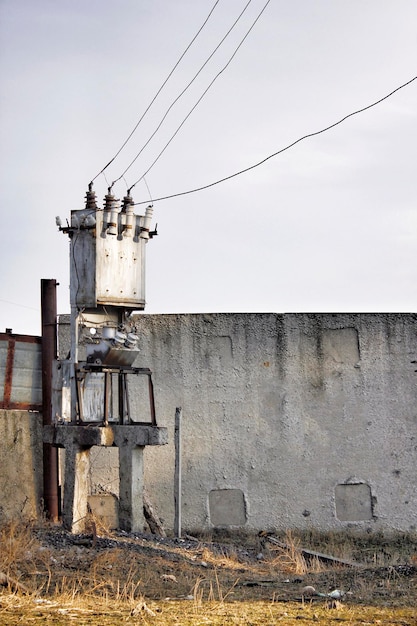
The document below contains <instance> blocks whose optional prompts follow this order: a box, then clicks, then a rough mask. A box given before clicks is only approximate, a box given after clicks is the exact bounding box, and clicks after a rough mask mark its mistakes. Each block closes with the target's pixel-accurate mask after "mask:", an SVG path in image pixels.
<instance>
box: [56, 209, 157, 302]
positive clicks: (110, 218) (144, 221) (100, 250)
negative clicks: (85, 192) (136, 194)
mask: <svg viewBox="0 0 417 626" xmlns="http://www.w3.org/2000/svg"><path fill="white" fill-rule="evenodd" d="M151 219H152V207H148V208H147V209H146V214H145V215H135V214H134V212H133V205H132V204H129V203H127V204H125V205H124V207H123V208H122V209H120V203H119V201H117V200H114V199H111V200H110V201H109V202H108V203H107V204H106V207H105V208H104V210H102V209H98V208H96V207H94V208H90V207H88V206H87V208H85V209H82V210H78V211H72V212H71V226H70V227H69V228H68V229H66V230H67V231H68V232H69V235H70V239H71V254H70V273H71V279H70V297H71V304H72V305H75V306H77V307H78V308H79V309H82V308H96V307H98V306H106V305H107V306H116V307H124V308H126V309H139V310H143V309H144V308H145V246H146V243H147V241H148V239H149V237H150V236H152V234H155V233H150V232H149V227H150V221H151Z"/></svg>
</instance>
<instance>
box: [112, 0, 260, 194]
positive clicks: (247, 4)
mask: <svg viewBox="0 0 417 626" xmlns="http://www.w3.org/2000/svg"><path fill="white" fill-rule="evenodd" d="M251 2H252V0H248V2H247V3H246V5H245V6H244V7H243V10H242V11H241V13H240V14H239V16H238V17H237V18H236V20H235V21H234V22H233V24H232V26H231V27H230V28H229V30H228V31H227V33H226V34H225V35H224V37H223V38H222V39H221V40H220V42H219V43H218V44H217V46H216V47H215V48H214V50H213V52H211V54H210V55H209V56H208V58H207V59H206V60H205V61H204V63H203V65H202V66H201V67H200V69H199V70H198V72H197V73H196V74H195V75H194V76H193V78H192V79H191V80H190V82H189V83H188V84H187V85H186V86H185V87H184V89H183V90H182V91H181V93H180V94H179V95H178V96H177V97H176V98H175V100H174V101H173V102H172V103H171V104H170V106H169V107H168V109H167V110H166V112H165V114H164V115H163V117H162V119H161V121H160V122H159V124H158V126H157V127H156V128H155V130H154V131H153V133H152V134H151V136H150V137H149V138H148V140H147V141H146V143H145V144H144V145H143V146H142V148H141V149H140V150H139V152H138V153H137V155H136V156H135V158H134V159H133V160H132V161H131V162H130V163H129V165H128V166H127V167H126V169H125V170H124V171H123V173H122V174H121V175H120V176H119V177H118V178H116V179H115V180H114V181H113V183H112V185H114V184H115V183H117V182H118V181H119V180H120V179H121V178H122V177H123V176H124V175H125V174H126V172H127V171H129V170H130V168H131V167H132V165H133V164H134V163H135V162H136V161H137V159H138V158H139V157H140V155H141V154H142V152H143V151H144V149H145V148H146V146H147V145H148V144H149V142H150V141H151V140H152V139H153V138H154V137H155V135H156V133H157V132H158V130H159V129H160V128H161V126H162V124H163V123H164V121H165V119H166V118H167V116H168V113H169V112H170V111H171V109H172V108H173V106H174V105H175V104H176V103H177V102H178V100H179V99H180V98H181V97H182V96H183V95H184V94H185V92H186V91H187V90H188V89H189V87H191V85H192V84H193V82H194V81H195V80H196V78H197V77H198V76H199V75H200V74H201V72H202V71H203V69H204V68H205V67H206V65H207V63H208V62H209V61H210V60H211V59H212V57H213V56H214V55H215V53H216V52H217V50H218V49H219V48H220V46H221V45H222V44H223V43H224V41H225V39H226V38H227V37H228V36H229V35H230V33H231V32H232V30H233V29H234V28H235V26H236V25H237V23H238V22H239V20H240V19H241V17H242V16H243V14H244V13H245V11H246V9H247V8H248V6H249V5H250V3H251ZM184 121H185V120H184ZM178 130H179V129H178ZM177 132H178V131H177ZM172 139H173V137H172ZM139 180H140V179H139Z"/></svg>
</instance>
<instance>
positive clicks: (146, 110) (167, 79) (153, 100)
mask: <svg viewBox="0 0 417 626" xmlns="http://www.w3.org/2000/svg"><path fill="white" fill-rule="evenodd" d="M219 2H220V0H216V2H215V3H214V5H213V7H212V8H211V10H210V13H209V14H208V16H207V17H206V19H205V20H204V22H203V24H202V25H201V26H200V28H199V29H198V31H197V33H196V34H195V35H194V37H193V38H192V40H191V41H190V43H189V44H188V46H187V47H186V48H185V50H184V52H183V53H182V54H181V56H180V58H179V59H178V61H177V62H176V63H175V65H174V67H173V68H172V70H171V71H170V73H169V74H168V76H167V77H166V78H165V80H164V82H163V83H162V85H161V86H160V87H159V89H158V91H157V92H156V94H155V95H154V97H153V98H152V100H151V102H150V103H149V104H148V106H147V107H146V109H145V111H144V112H143V113H142V115H141V117H140V118H139V121H138V122H137V124H136V126H135V127H134V129H133V130H132V132H131V133H130V135H129V136H128V137H127V139H126V140H125V141H124V143H123V144H122V145H121V147H120V148H119V150H118V151H117V152H116V154H115V155H114V157H113V158H112V159H110V161H109V162H108V163H107V165H105V166H104V167H103V169H102V170H100V171H99V173H98V174H96V175H95V176H94V178H93V179H92V180H91V182H94V181H95V179H96V178H97V177H98V176H100V174H102V173H103V172H104V171H105V170H106V169H107V168H108V167H109V165H111V164H112V163H113V161H114V160H115V159H116V158H117V157H118V156H119V154H120V153H121V151H122V150H123V148H124V147H125V145H126V144H127V142H128V141H129V140H130V139H131V137H132V136H133V134H134V133H135V131H136V129H137V128H138V126H139V124H140V123H141V122H142V120H143V118H144V117H145V115H146V114H147V112H148V111H149V109H150V108H151V106H152V105H153V103H154V102H155V100H156V99H157V97H158V96H159V94H160V93H161V91H162V89H163V88H164V87H165V85H166V84H167V82H168V81H169V79H170V78H171V76H172V74H173V73H174V72H175V70H176V69H177V67H178V65H179V64H180V63H181V61H182V59H183V58H184V56H185V55H186V54H187V52H188V50H189V49H190V48H191V46H192V45H193V43H194V42H195V40H196V39H197V37H198V36H199V34H200V33H201V31H202V30H203V28H204V26H205V25H206V24H207V22H208V21H209V19H210V17H211V14H212V13H213V11H214V9H215V8H216V6H217V5H218V4H219Z"/></svg>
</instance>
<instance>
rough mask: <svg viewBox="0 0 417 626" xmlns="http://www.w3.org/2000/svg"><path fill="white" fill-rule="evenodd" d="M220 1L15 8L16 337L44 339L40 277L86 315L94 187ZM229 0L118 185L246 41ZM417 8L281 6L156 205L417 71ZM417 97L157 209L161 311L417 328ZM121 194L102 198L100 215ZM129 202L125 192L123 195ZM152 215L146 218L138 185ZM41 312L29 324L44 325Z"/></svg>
mask: <svg viewBox="0 0 417 626" xmlns="http://www.w3.org/2000/svg"><path fill="white" fill-rule="evenodd" d="M213 4H214V0H198V2H196V1H195V0H176V2H172V1H169V0H149V1H146V0H117V1H116V0H89V1H88V2H85V1H84V0H82V1H81V0H75V1H74V0H60V2H56V1H54V0H49V1H48V0H36V2H34V1H33V0H0V75H1V79H2V82H1V85H2V89H1V100H0V125H1V126H0V145H1V148H0V150H1V152H0V161H1V163H0V164H1V169H0V172H1V192H2V212H1V215H2V228H1V230H0V260H1V267H2V268H3V270H2V288H1V290H0V331H3V330H4V328H5V327H12V328H13V330H14V332H22V333H34V334H37V333H39V331H40V314H39V300H40V295H39V294H40V279H41V278H56V279H57V280H58V282H59V283H60V287H59V305H58V308H59V311H60V312H62V313H64V312H67V311H68V310H69V292H68V282H69V260H68V240H67V238H66V237H65V236H64V235H62V234H61V233H59V232H58V231H57V228H56V226H55V216H56V215H60V216H61V218H62V219H63V220H65V218H66V217H69V213H70V210H71V209H75V208H82V207H83V205H84V195H85V191H86V189H87V185H88V182H89V181H90V180H91V178H92V177H93V176H95V175H96V174H97V172H98V171H99V170H100V169H101V168H102V167H103V166H104V165H105V164H106V163H107V162H108V161H109V160H110V158H111V157H112V156H113V155H114V154H115V152H116V151H117V150H118V148H119V147H120V145H121V144H122V143H123V141H124V140H125V139H126V137H127V136H128V134H129V133H130V132H131V130H132V129H133V127H134V125H135V124H136V122H137V121H138V119H139V117H140V116H141V114H142V113H143V111H144V110H145V108H146V106H147V105H148V104H149V102H150V100H151V99H152V97H153V96H154V94H155V93H156V90H157V89H158V88H159V86H160V85H161V83H162V81H163V80H164V79H165V77H166V76H167V74H168V73H169V71H170V70H171V68H172V66H173V64H174V62H175V61H176V60H177V59H178V58H179V56H180V54H181V53H182V52H183V50H184V48H185V47H186V45H187V44H188V43H189V42H190V40H191V39H192V37H193V36H194V34H195V33H196V31H197V30H198V28H199V27H200V26H201V24H202V22H203V21H204V19H205V18H206V16H207V15H208V13H209V10H210V9H211V7H212V6H213ZM245 4H246V0H220V2H219V4H218V6H217V7H216V9H215V10H214V12H213V14H212V16H211V18H210V20H209V22H208V24H207V27H206V28H205V29H204V31H203V32H202V33H201V35H200V37H199V38H198V39H197V40H196V42H195V43H194V45H193V46H192V48H191V49H190V51H189V53H188V54H187V56H186V57H185V58H184V60H183V62H182V63H181V65H180V66H179V68H178V70H177V71H176V72H175V74H174V75H173V77H172V78H171V80H170V81H169V83H168V84H167V88H166V90H164V91H163V92H162V94H161V96H160V97H159V98H158V100H157V101H156V103H155V106H154V107H153V108H152V109H151V111H150V113H149V115H148V116H147V117H145V119H144V121H143V122H142V124H141V125H140V127H139V128H138V130H137V132H136V133H135V135H134V136H133V138H132V139H131V141H130V142H129V143H128V145H127V146H126V149H125V150H124V151H123V152H122V153H121V154H120V156H119V157H118V158H117V159H116V160H115V162H114V163H113V164H112V165H111V167H109V168H108V170H106V176H107V178H108V180H109V181H112V180H114V179H115V178H117V177H118V176H119V175H120V174H121V173H122V172H123V170H124V169H125V167H126V166H127V165H128V164H129V163H130V161H131V160H132V158H133V157H134V156H135V154H136V153H137V152H138V151H139V149H140V148H141V147H142V146H143V144H144V143H145V141H146V140H147V138H148V137H149V135H150V134H151V132H152V131H153V130H154V128H155V125H156V124H157V123H158V122H159V120H160V119H161V117H162V115H163V114H164V112H165V111H166V109H167V108H168V106H169V105H170V104H171V102H172V100H173V99H174V98H175V97H176V96H177V95H178V94H179V92H180V91H181V90H182V89H183V87H184V86H185V85H186V84H187V82H188V81H189V80H190V79H191V78H192V76H193V75H194V74H195V72H196V71H197V70H198V68H199V67H200V65H201V64H202V63H203V61H204V60H205V59H206V58H207V56H208V55H209V54H210V52H211V51H212V50H213V48H214V46H215V45H217V43H218V42H219V40H220V39H221V37H222V36H223V35H224V34H225V32H226V31H227V29H228V28H229V27H230V26H231V24H232V23H233V21H234V20H235V18H236V17H237V15H238V14H239V13H240V11H241V10H242V8H243V7H244V5H245ZM264 4H265V0H252V3H251V4H250V6H249V7H248V9H247V11H246V13H245V15H244V17H243V18H242V20H241V22H239V25H238V27H237V28H236V29H235V30H234V31H233V33H232V35H231V36H230V40H229V38H228V39H227V40H226V42H225V44H224V47H223V46H222V47H221V48H220V50H219V51H218V52H217V54H216V55H215V56H214V57H213V59H212V61H211V62H210V63H209V64H208V65H207V67H206V68H205V69H204V71H203V72H202V73H201V75H200V76H199V78H198V79H197V80H196V81H195V84H194V85H193V86H192V88H191V89H190V90H189V91H188V92H187V93H186V95H185V96H184V97H183V98H181V100H180V101H179V102H178V103H177V104H176V105H175V107H174V108H173V110H172V112H171V113H170V114H169V116H168V117H167V119H166V122H165V123H164V124H163V126H162V127H161V129H160V131H159V133H158V134H157V135H156V136H155V140H154V141H152V142H151V143H150V144H149V147H148V148H147V149H146V150H145V151H144V152H143V155H141V157H140V158H139V159H138V160H137V162H136V163H135V165H134V166H133V167H132V168H131V169H130V170H129V171H128V172H127V174H126V176H125V178H126V181H127V183H128V184H129V185H131V184H132V183H133V182H134V181H135V180H137V179H138V178H139V177H140V176H141V175H142V174H143V172H144V171H146V169H147V168H148V167H149V165H150V163H151V162H152V161H153V159H154V158H155V156H156V155H157V154H158V152H159V151H160V149H161V147H162V146H163V145H164V144H165V143H166V141H168V139H169V138H170V137H171V135H172V133H173V132H174V131H175V129H176V128H177V126H178V124H179V123H180V122H181V121H182V120H183V118H184V117H185V115H186V114H187V113H188V111H189V110H190V108H191V107H192V106H193V104H194V103H195V101H196V99H197V98H198V97H199V96H200V95H201V93H202V92H203V91H204V89H205V88H206V86H207V85H208V84H209V82H210V81H211V80H212V78H213V77H214V76H215V75H216V73H217V72H218V71H219V70H220V69H221V68H222V67H223V66H224V64H225V63H226V62H227V60H228V58H229V56H230V54H231V53H232V52H233V50H234V49H235V47H236V46H237V44H238V43H239V41H240V40H241V38H242V37H243V35H244V33H245V32H246V30H247V29H248V28H249V26H250V24H251V23H252V22H253V20H254V18H255V16H256V15H257V14H258V13H259V11H260V9H261V8H262V6H263V5H264ZM416 22H417V4H416V3H415V0H396V1H395V2H394V0H388V1H386V2H381V1H380V0H314V1H312V0H291V2H290V1H289V0H286V1H283V0H271V2H270V3H269V5H268V7H267V8H266V10H265V12H264V14H263V16H262V17H261V18H260V20H259V21H258V23H257V24H256V26H255V27H254V29H253V31H252V32H251V33H250V35H249V36H248V38H247V40H246V41H245V43H244V44H243V46H242V47H241V48H240V50H239V52H238V53H237V55H236V57H235V58H234V59H233V61H232V62H231V64H230V66H229V67H228V68H227V70H226V71H225V72H224V73H223V74H222V75H221V76H220V77H219V78H218V79H217V81H216V82H215V83H214V85H213V87H212V88H211V90H210V91H209V92H208V94H207V95H206V96H205V97H204V99H203V100H202V102H201V103H200V105H199V106H198V107H197V109H196V110H195V111H194V112H193V113H192V115H191V116H190V118H189V119H188V121H187V122H186V124H185V125H184V127H183V128H182V130H181V131H180V132H179V134H178V135H177V137H176V138H175V139H174V140H173V142H172V144H171V145H170V146H169V148H168V149H167V150H166V152H165V153H164V155H163V156H162V157H161V159H160V160H159V161H158V163H157V164H156V165H155V167H154V168H153V169H152V170H151V171H150V172H149V174H148V175H147V177H146V181H147V183H148V186H149V189H150V192H151V194H152V196H153V197H159V196H164V195H167V194H171V193H178V192H181V191H186V190H188V189H192V188H194V187H198V186H201V185H205V184H208V183H211V182H213V181H215V180H216V179H219V178H223V177H224V176H227V175H229V174H232V173H234V172H235V171H238V170H240V169H242V168H245V167H248V166H249V165H251V164H253V163H255V162H257V161H259V160H261V159H262V158H264V157H266V156H268V155H269V154H271V153H273V152H275V151H277V150H279V149H280V148H282V147H284V146H285V145H287V144H288V143H290V142H292V141H294V140H296V139H297V138H299V137H301V136H302V135H304V134H307V133H311V132H315V131H317V130H320V129H321V128H322V127H325V126H328V125H329V124H331V123H333V122H335V121H337V120H338V119H340V118H341V117H343V116H344V115H346V114H348V113H350V112H352V111H354V110H356V109H359V108H361V107H364V106H366V105H368V104H370V103H371V102H374V101H375V100H378V99H379V98H381V97H382V96H384V95H385V94H387V93H389V92H390V91H392V90H393V89H395V88H396V87H397V86H399V85H400V84H402V83H404V82H406V81H407V80H409V79H411V78H412V77H413V76H415V75H416V74H417V64H416V58H417V35H416V28H415V25H416ZM416 122H417V81H416V82H414V83H412V84H411V85H410V86H408V87H406V88H405V89H403V90H401V91H399V92H398V93H397V94H395V95H394V96H392V97H391V98H390V99H389V100H387V101H385V102H384V103H382V104H380V105H378V106H377V107H375V108H373V109H371V110H369V111H367V112H364V113H362V114H361V115H358V116H355V117H353V118H351V119H349V120H347V121H346V122H345V123H344V124H342V125H340V126H338V127H336V128H334V129H333V130H331V131H329V132H327V133H325V134H322V135H320V136H318V137H313V138H311V139H307V140H306V141H304V142H302V143H300V144H298V145H297V146H295V147H294V148H292V149H291V150H289V151H287V152H285V153H283V154H282V155H279V156H277V157H276V158H274V159H271V160H269V161H268V162H267V163H266V164H265V165H263V166H261V167H259V168H257V169H255V170H253V171H251V172H248V173H246V174H244V175H242V176H240V177H237V178H234V179H232V180H230V181H228V182H225V183H223V184H220V185H218V186H216V187H213V188H211V189H209V190H207V191H203V192H200V193H196V194H191V195H188V196H184V197H179V198H174V199H171V200H167V201H163V202H158V203H155V210H154V214H155V220H156V221H157V222H158V230H159V233H160V234H159V236H158V237H157V238H156V239H154V240H153V241H151V242H150V243H149V245H148V247H147V257H148V258H147V301H148V305H147V309H146V311H147V312H149V313H169V312H215V311H226V312H227V311H230V312H233V311H248V312H251V311H274V312H285V311H300V312H301V311H311V312H314V311H358V312H360V311H415V310H416V309H417V306H416V305H417V287H416V284H417V264H416V232H417V208H416V200H415V199H416V196H417V193H416V191H417V190H416V186H417V182H416V181H417V177H416V175H415V163H416V162H417V142H416V139H417V124H416ZM106 187H107V184H106V181H105V179H104V177H103V176H99V177H98V178H97V180H96V182H95V190H96V192H97V194H98V198H99V201H100V204H101V203H102V198H103V196H104V194H105V192H106ZM125 190H126V185H125V183H124V182H123V181H120V183H118V184H117V185H116V186H115V192H116V194H117V195H118V196H119V197H122V196H123V195H124V193H125ZM133 197H134V199H135V201H137V202H139V201H148V200H149V194H148V191H147V188H146V186H145V185H144V184H143V182H142V183H138V185H137V186H136V187H135V189H134V191H133ZM27 307H29V308H27Z"/></svg>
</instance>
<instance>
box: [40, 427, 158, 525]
mask: <svg viewBox="0 0 417 626" xmlns="http://www.w3.org/2000/svg"><path fill="white" fill-rule="evenodd" d="M43 439H44V441H45V442H46V443H49V444H52V445H54V446H57V447H59V448H65V484H64V506H63V515H62V521H63V524H64V527H65V528H67V529H68V530H70V531H71V532H73V533H81V532H83V531H84V530H85V522H86V516H87V513H88V502H87V498H88V495H89V493H88V488H89V484H88V478H89V469H90V450H91V448H92V447H93V446H105V447H109V446H116V447H117V448H119V481H120V493H119V527H120V528H121V529H122V530H126V531H128V532H131V531H133V532H141V531H143V526H144V522H145V519H144V516H143V451H144V449H145V446H149V445H150V446H161V445H164V444H166V443H167V441H168V433H167V429H166V428H159V427H157V426H150V425H149V426H148V425H143V424H142V425H126V426H123V425H116V424H115V425H113V426H94V425H91V424H89V425H88V426H85V425H72V424H71V425H69V424H66V425H52V424H49V425H45V426H44V427H43Z"/></svg>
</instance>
